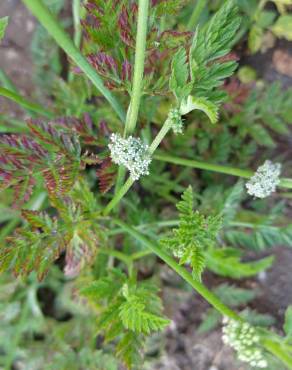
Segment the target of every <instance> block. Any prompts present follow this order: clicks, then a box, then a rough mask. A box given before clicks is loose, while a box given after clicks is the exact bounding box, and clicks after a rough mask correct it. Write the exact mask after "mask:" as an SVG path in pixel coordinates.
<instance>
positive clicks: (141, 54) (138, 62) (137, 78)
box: [115, 0, 149, 193]
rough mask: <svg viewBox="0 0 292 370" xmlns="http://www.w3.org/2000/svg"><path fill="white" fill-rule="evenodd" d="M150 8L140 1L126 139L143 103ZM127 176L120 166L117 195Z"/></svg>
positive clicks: (146, 3) (147, 0)
mask: <svg viewBox="0 0 292 370" xmlns="http://www.w3.org/2000/svg"><path fill="white" fill-rule="evenodd" d="M148 8H149V0H139V8H138V23H137V36H136V48H135V50H136V53H135V64H134V76H133V82H132V86H133V87H132V94H131V101H130V104H129V108H128V112H127V116H126V124H125V129H124V137H126V136H127V135H129V134H132V133H133V132H134V130H135V127H136V124H137V119H138V113H139V107H140V101H141V96H142V88H143V75H144V63H145V51H146V36H147V22H148ZM125 175H126V169H125V168H124V167H122V166H120V167H119V171H118V177H117V182H116V186H115V193H117V192H118V191H119V189H120V188H121V186H122V183H123V181H124V178H125Z"/></svg>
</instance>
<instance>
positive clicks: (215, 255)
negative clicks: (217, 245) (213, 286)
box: [206, 248, 274, 279]
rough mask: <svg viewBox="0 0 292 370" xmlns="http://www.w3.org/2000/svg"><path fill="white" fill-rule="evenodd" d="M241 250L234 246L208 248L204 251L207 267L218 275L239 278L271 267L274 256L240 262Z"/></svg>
mask: <svg viewBox="0 0 292 370" xmlns="http://www.w3.org/2000/svg"><path fill="white" fill-rule="evenodd" d="M240 257H241V252H240V251H239V250H237V249H234V248H221V249H209V250H208V251H207V253H206V263H207V267H208V268H209V269H210V270H211V271H213V272H215V273H216V274H218V275H221V276H226V277H231V278H234V279H240V278H244V277H249V276H254V275H256V274H258V273H259V272H261V271H264V270H266V269H267V268H269V267H271V265H272V263H273V261H274V257H273V256H269V257H265V258H262V259H260V260H258V261H252V262H241V261H240Z"/></svg>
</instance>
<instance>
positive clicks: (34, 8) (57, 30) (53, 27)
mask: <svg viewBox="0 0 292 370" xmlns="http://www.w3.org/2000/svg"><path fill="white" fill-rule="evenodd" d="M22 1H23V3H24V4H25V5H26V6H27V8H28V9H29V10H30V11H31V12H32V14H33V15H34V16H35V17H36V18H37V19H38V21H39V22H40V23H41V24H42V26H43V27H44V28H45V29H46V30H47V31H48V33H49V34H50V35H51V36H52V37H53V38H54V39H55V41H56V42H57V44H58V45H59V46H60V47H61V48H62V49H63V50H64V51H65V52H66V53H67V55H68V56H69V57H70V58H71V59H72V60H73V61H74V62H75V63H76V64H77V66H78V67H79V68H80V69H81V70H82V71H83V72H84V73H85V75H86V76H87V77H88V78H89V79H90V80H91V82H92V83H93V84H94V86H95V87H96V88H97V89H98V90H99V91H100V93H101V94H102V95H103V96H104V97H105V98H106V99H107V101H108V102H109V103H110V104H111V106H112V108H113V110H114V111H115V112H116V114H117V115H118V116H119V118H120V119H121V120H122V121H124V120H125V112H124V110H123V108H122V106H121V105H120V103H119V102H118V101H117V100H116V98H115V97H114V96H113V95H112V94H111V92H110V91H109V90H108V89H107V88H106V87H105V86H104V84H103V81H102V79H101V78H100V77H99V75H98V74H97V73H96V71H95V69H94V68H93V67H92V66H91V65H90V64H89V63H88V62H87V60H86V58H85V57H84V56H83V55H82V54H81V53H80V51H79V50H78V49H77V47H76V46H75V45H74V43H73V41H72V40H71V39H70V38H69V36H68V35H67V33H66V32H65V31H64V30H63V28H62V27H61V26H60V25H59V23H58V21H57V20H56V18H55V17H54V15H53V14H52V13H51V12H50V10H49V9H48V8H47V7H46V6H45V5H44V4H43V3H42V1H41V0H22Z"/></svg>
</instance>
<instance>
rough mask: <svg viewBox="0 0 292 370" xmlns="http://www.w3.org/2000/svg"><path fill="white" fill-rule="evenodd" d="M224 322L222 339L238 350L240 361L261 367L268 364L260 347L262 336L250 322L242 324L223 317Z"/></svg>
mask: <svg viewBox="0 0 292 370" xmlns="http://www.w3.org/2000/svg"><path fill="white" fill-rule="evenodd" d="M223 324H224V326H223V329H222V332H223V335H222V340H223V342H224V343H225V344H228V345H229V346H230V347H232V348H233V349H234V350H235V351H236V352H237V356H238V359H239V360H240V361H243V362H247V363H249V364H250V365H251V366H253V367H258V368H261V369H264V368H266V367H267V366H268V364H267V361H266V360H265V359H264V354H263V352H262V350H261V348H260V347H259V341H260V338H259V336H258V335H257V334H256V330H255V329H254V328H253V327H252V326H251V325H250V324H248V323H244V324H242V323H240V322H238V321H235V320H231V319H229V318H226V317H224V318H223Z"/></svg>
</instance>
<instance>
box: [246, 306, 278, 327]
mask: <svg viewBox="0 0 292 370" xmlns="http://www.w3.org/2000/svg"><path fill="white" fill-rule="evenodd" d="M240 316H241V317H242V318H243V319H244V320H246V321H248V322H249V323H250V324H251V325H254V326H262V327H269V326H271V325H273V324H275V322H276V320H275V319H274V317H273V316H271V315H269V314H264V313H259V312H257V311H256V310H251V309H250V308H246V309H244V310H243V311H241V312H240Z"/></svg>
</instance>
